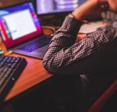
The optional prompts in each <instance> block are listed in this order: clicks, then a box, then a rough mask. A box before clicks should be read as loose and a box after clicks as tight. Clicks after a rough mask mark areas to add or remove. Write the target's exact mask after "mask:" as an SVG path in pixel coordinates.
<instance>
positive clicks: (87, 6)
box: [72, 0, 107, 20]
mask: <svg viewBox="0 0 117 112" xmlns="http://www.w3.org/2000/svg"><path fill="white" fill-rule="evenodd" d="M105 3H107V1H106V0H87V1H86V2H85V3H84V4H82V5H81V6H80V7H78V8H77V9H75V10H74V11H73V12H72V15H73V16H74V17H75V18H76V19H77V20H83V19H84V18H85V17H86V16H87V15H88V14H89V13H91V12H92V11H93V10H95V9H96V8H98V7H99V6H101V5H103V4H105Z"/></svg>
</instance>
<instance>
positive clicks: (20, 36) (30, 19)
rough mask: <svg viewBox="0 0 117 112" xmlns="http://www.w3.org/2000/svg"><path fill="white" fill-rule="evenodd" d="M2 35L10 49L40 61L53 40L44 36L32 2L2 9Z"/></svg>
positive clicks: (0, 30)
mask: <svg viewBox="0 0 117 112" xmlns="http://www.w3.org/2000/svg"><path fill="white" fill-rule="evenodd" d="M0 33H1V35H2V39H3V42H4V44H5V45H6V47H7V48H8V49H10V50H12V51H13V52H15V53H19V54H23V55H27V56H31V57H35V58H39V59H43V56H44V54H45V53H46V51H47V49H48V45H49V42H50V39H51V38H50V37H47V36H45V35H43V33H42V28H41V24H40V21H39V19H38V17H37V15H36V13H35V10H34V8H33V5H32V3H31V2H25V3H22V4H18V5H15V6H10V7H6V8H2V9H0Z"/></svg>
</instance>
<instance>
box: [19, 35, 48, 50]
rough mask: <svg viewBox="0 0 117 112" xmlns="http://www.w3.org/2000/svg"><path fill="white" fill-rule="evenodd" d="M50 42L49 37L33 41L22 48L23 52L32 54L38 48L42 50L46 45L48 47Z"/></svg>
mask: <svg viewBox="0 0 117 112" xmlns="http://www.w3.org/2000/svg"><path fill="white" fill-rule="evenodd" d="M49 42H50V38H49V37H44V38H41V39H40V38H37V39H36V40H32V41H30V42H29V43H26V44H25V45H23V46H22V47H20V49H21V50H23V51H26V52H32V51H34V50H36V49H38V48H41V47H43V46H45V45H47V44H48V43H49Z"/></svg>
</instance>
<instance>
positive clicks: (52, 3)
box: [36, 0, 85, 15]
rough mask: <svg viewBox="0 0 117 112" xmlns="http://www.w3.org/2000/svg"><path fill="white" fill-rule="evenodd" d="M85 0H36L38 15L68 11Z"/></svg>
mask: <svg viewBox="0 0 117 112" xmlns="http://www.w3.org/2000/svg"><path fill="white" fill-rule="evenodd" d="M84 1H85V0H36V11H37V14H38V15H43V14H53V13H61V12H70V11H72V10H74V9H75V8H76V7H78V6H79V5H80V4H81V3H83V2H84Z"/></svg>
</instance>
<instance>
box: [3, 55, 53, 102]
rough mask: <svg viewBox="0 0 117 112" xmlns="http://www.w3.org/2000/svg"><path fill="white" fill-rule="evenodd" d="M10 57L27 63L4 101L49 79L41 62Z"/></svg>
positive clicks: (33, 59)
mask: <svg viewBox="0 0 117 112" xmlns="http://www.w3.org/2000/svg"><path fill="white" fill-rule="evenodd" d="M11 55H12V56H20V57H24V58H25V59H26V60H27V62H28V63H27V66H26V68H25V69H24V71H23V72H22V74H21V75H20V77H19V78H18V80H17V81H16V83H15V85H14V86H13V87H12V89H11V90H10V92H9V94H8V95H7V96H6V98H5V101H8V100H10V99H11V98H13V97H15V96H17V95H18V94H20V93H22V92H24V91H26V90H27V89H29V88H31V87H33V86H35V85H36V84H38V83H40V82H42V81H44V80H46V79H48V78H49V77H51V74H49V73H48V72H47V71H46V70H45V69H44V68H43V65H42V60H38V59H35V58H29V57H26V56H22V55H18V54H11Z"/></svg>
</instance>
